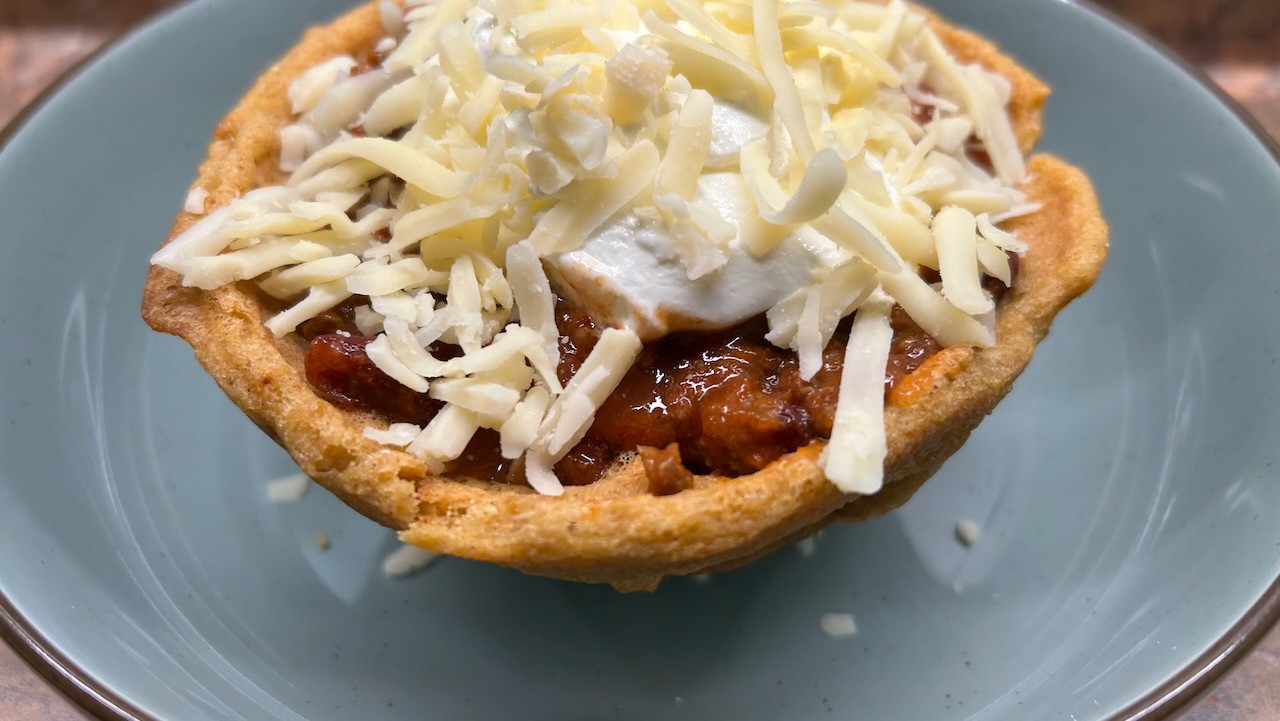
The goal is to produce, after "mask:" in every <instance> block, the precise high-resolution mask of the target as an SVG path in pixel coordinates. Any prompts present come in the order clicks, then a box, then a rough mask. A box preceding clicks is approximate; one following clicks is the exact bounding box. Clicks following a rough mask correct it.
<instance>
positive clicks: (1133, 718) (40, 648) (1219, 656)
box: [0, 0, 1280, 721]
mask: <svg viewBox="0 0 1280 721" xmlns="http://www.w3.org/2000/svg"><path fill="white" fill-rule="evenodd" d="M1069 1H1070V2H1071V3H1072V4H1074V5H1077V6H1078V7H1081V8H1083V9H1085V10H1086V11H1088V12H1092V13H1094V14H1095V15H1098V16H1099V17H1102V18H1103V19H1105V20H1106V21H1108V22H1110V23H1112V24H1113V25H1116V26H1117V27H1120V28H1121V29H1123V30H1124V31H1125V32H1127V33H1129V35H1131V36H1132V37H1134V38H1136V39H1138V40H1140V41H1142V42H1143V43H1144V44H1146V45H1147V46H1148V47H1150V48H1151V49H1152V50H1155V51H1156V52H1157V53H1159V54H1160V55H1161V56H1162V57H1164V58H1165V60H1168V61H1169V62H1170V63H1172V64H1173V65H1174V66H1176V67H1178V68H1180V69H1181V70H1182V71H1183V72H1184V73H1186V74H1187V75H1188V76H1189V77H1191V78H1192V79H1193V80H1195V81H1196V82H1197V83H1199V84H1200V85H1201V86H1202V87H1203V88H1205V89H1206V90H1208V91H1209V93H1210V94H1212V95H1213V96H1214V97H1215V98H1217V100H1218V101H1219V102H1221V103H1222V104H1223V105H1224V106H1226V107H1227V108H1228V109H1229V110H1231V112H1232V113H1233V114H1234V115H1235V116H1236V118H1237V119H1238V120H1240V122H1241V123H1242V124H1243V125H1244V126H1245V127H1246V128H1248V129H1249V130H1250V131H1251V132H1252V133H1253V135H1254V136H1255V137H1257V139H1258V140H1259V141H1260V142H1261V143H1262V145H1263V147H1265V148H1266V149H1267V150H1268V151H1270V153H1271V155H1272V157H1273V158H1275V160H1276V162H1277V164H1280V142H1277V140H1276V139H1275V138H1273V137H1271V135H1270V134H1269V133H1268V132H1267V131H1266V129H1265V128H1263V127H1262V125H1261V123H1259V122H1258V120H1257V119H1256V118H1254V117H1253V115H1252V114H1250V113H1249V111H1248V110H1246V109H1245V108H1244V107H1243V106H1241V105H1240V103H1239V102H1238V101H1237V100H1236V99H1235V98H1233V97H1231V96H1230V95H1228V94H1227V93H1226V91H1224V90H1223V89H1222V88H1221V87H1220V86H1219V85H1218V84H1217V83H1215V82H1214V81H1213V79H1212V78H1210V77H1209V76H1208V75H1206V74H1205V73H1204V72H1203V71H1202V70H1200V69H1199V68H1197V67H1195V66H1194V65H1192V64H1191V63H1189V62H1187V61H1186V60H1185V59H1183V58H1182V56H1181V55H1179V54H1178V53H1177V52H1175V51H1174V50H1173V49H1172V48H1170V47H1169V46H1167V45H1165V44H1164V43H1163V42H1161V41H1160V40H1157V39H1156V38H1155V37H1152V36H1151V35H1150V34H1149V33H1147V32H1146V31H1145V30H1143V29H1141V28H1139V27H1137V26H1136V25H1134V24H1133V23H1131V22H1129V21H1128V20H1126V19H1124V18H1122V17H1120V16H1118V15H1116V14H1115V13H1114V12H1112V11H1111V10H1110V9H1108V8H1105V7H1102V6H1100V5H1098V4H1097V3H1095V2H1093V0H1069ZM185 4H186V3H179V4H178V5H177V6H175V7H171V8H166V9H163V10H160V11H158V12H157V13H155V14H154V15H152V16H151V17H150V18H147V19H146V20H144V21H143V22H141V23H139V24H138V25H137V26H136V27H135V30H134V31H132V32H127V33H124V34H123V35H121V36H120V37H118V38H116V39H114V40H111V41H110V42H107V43H106V44H104V45H103V46H102V47H100V48H98V49H97V50H95V51H94V52H92V53H90V54H89V55H88V56H86V57H85V58H83V59H82V60H80V61H79V62H77V63H76V64H75V65H73V66H72V67H71V68H70V69H68V70H67V71H66V72H65V73H63V74H62V76H60V77H59V78H58V79H57V80H56V81H54V82H53V83H52V84H50V85H49V86H48V87H47V88H45V89H44V90H43V91H41V93H40V94H39V95H38V96H36V98H35V99H34V100H32V101H31V102H30V103H28V104H27V106H26V107H25V108H23V109H22V110H21V111H20V112H19V113H18V114H17V115H16V116H15V117H14V118H13V119H12V120H11V121H10V122H9V124H8V125H7V126H5V128H4V129H3V130H0V152H3V150H4V149H5V147H6V146H8V144H9V141H10V140H12V139H13V137H14V136H15V135H17V133H18V131H19V130H21V129H22V128H23V127H24V126H25V125H26V124H27V121H28V120H30V119H31V117H32V116H33V115H34V114H35V113H36V112H37V111H38V110H40V109H41V108H43V107H44V105H45V104H46V103H47V102H48V100H49V98H51V97H53V95H54V94H56V93H57V92H58V91H59V90H61V89H62V88H63V87H64V86H65V85H66V84H67V83H68V82H69V81H70V80H72V79H73V78H75V77H76V76H77V75H78V74H79V73H80V72H81V71H82V70H83V69H84V68H85V67H87V66H88V65H89V64H90V63H92V62H93V61H94V60H97V59H98V57H99V56H101V55H102V54H104V53H106V52H108V51H110V50H111V49H113V48H115V47H116V46H117V45H119V44H121V43H122V42H124V41H126V40H128V39H129V38H131V37H133V36H134V35H135V34H136V33H137V31H138V30H139V29H141V28H144V27H149V26H151V25H152V24H154V23H156V22H158V21H160V20H161V19H162V18H163V17H166V16H168V15H169V14H170V13H172V12H174V11H176V10H177V9H178V8H179V7H182V6H183V5H185ZM1278 622H1280V578H1276V579H1275V580H1274V581H1273V582H1272V583H1271V585H1270V586H1268V587H1267V589H1266V591H1264V592H1263V594H1262V597H1261V598H1259V599H1258V601H1257V602H1256V603H1254V605H1252V606H1250V607H1249V610H1248V611H1246V612H1245V614H1244V616H1243V617H1242V618H1241V619H1240V620H1239V621H1237V622H1236V623H1235V625H1233V626H1232V627H1231V628H1230V629H1228V630H1227V632H1226V633H1225V634H1223V635H1222V636H1221V637H1220V638H1219V639H1218V640H1217V641H1216V642H1215V643H1213V644H1212V645H1211V646H1210V647H1209V649H1208V650H1206V651H1205V652H1204V653H1202V654H1200V655H1199V656H1198V657H1196V658H1195V660H1193V661H1192V662H1191V663H1189V664H1188V665H1187V666H1185V667H1184V668H1182V669H1181V670H1180V671H1178V672H1177V673H1176V674H1174V675H1173V676H1172V677H1171V678H1170V679H1169V680H1167V681H1165V682H1164V683H1162V684H1160V685H1159V686H1157V687H1156V688H1155V689H1153V690H1152V691H1150V692H1148V693H1147V694H1146V695H1145V696H1143V697H1142V698H1140V699H1138V700H1137V701H1135V702H1133V703H1132V704H1130V705H1128V706H1126V707H1125V708H1123V709H1121V710H1120V711H1119V712H1118V713H1116V714H1114V715H1112V716H1111V718H1110V719H1109V720H1108V721H1158V720H1160V719H1168V718H1171V717H1173V716H1174V715H1175V714H1177V713H1178V712H1180V711H1182V710H1184V709H1185V708H1186V706H1187V705H1188V704H1190V703H1191V702H1193V701H1195V700H1196V699H1198V698H1200V697H1201V696H1202V695H1204V694H1205V693H1207V692H1208V691H1210V690H1211V689H1212V688H1213V687H1214V686H1215V685H1216V684H1217V683H1218V682H1219V681H1221V680H1222V679H1223V677H1224V676H1225V675H1226V672H1227V671H1228V670H1230V669H1231V668H1232V667H1233V666H1235V664H1236V663H1238V662H1239V661H1240V660H1241V659H1243V658H1244V657H1245V656H1246V655H1247V654H1248V653H1249V651H1251V650H1253V648H1254V647H1255V646H1257V644H1258V642H1259V641H1261V640H1262V638H1263V637H1264V636H1266V634H1267V632H1268V631H1269V630H1270V629H1271V628H1272V627H1273V626H1275V625H1276V624H1277V623H1278ZM0 639H3V640H4V641H5V642H7V643H8V644H9V646H11V647H12V648H13V649H14V650H15V651H17V652H18V654H19V655H20V656H21V657H22V658H23V660H25V661H26V662H27V663H28V664H30V665H31V667H32V668H33V669H35V670H36V671H37V672H39V673H40V675H41V676H43V677H44V678H46V679H47V680H48V681H50V682H51V683H52V684H53V685H54V686H55V687H56V688H57V689H58V690H60V691H61V692H62V693H64V694H66V696H67V697H69V698H70V699H71V700H72V701H75V702H76V703H78V704H80V706H81V707H83V708H84V709H85V710H87V711H89V712H90V713H92V714H93V715H94V716H96V717H98V718H99V719H102V720H103V721H161V720H160V719H157V718H156V717H154V716H151V715H150V714H148V713H146V712H144V711H142V710H141V709H139V708H138V707H136V706H134V705H133V704H131V703H129V702H128V701H126V700H125V699H123V698H121V697H120V696H118V695H117V694H115V693H114V692H112V691H111V690H110V689H109V688H107V686H106V685H105V684H103V683H101V682H100V681H98V680H97V679H96V678H94V677H93V676H92V675H90V674H89V673H88V672H87V671H85V670H84V669H82V668H80V667H79V666H77V665H76V664H75V662H73V661H72V660H71V659H69V658H67V657H66V655H65V654H63V653H62V652H61V651H59V650H58V649H57V647H56V646H54V645H53V644H52V643H50V642H49V640H48V639H46V638H45V637H44V636H42V635H41V634H40V633H39V632H38V631H36V630H35V628H33V627H32V626H31V624H30V623H29V622H28V621H27V619H26V618H25V617H24V616H22V614H20V613H18V611H17V609H16V608H14V606H13V604H12V602H10V601H9V598H8V596H6V595H5V593H4V591H3V590H0Z"/></svg>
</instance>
